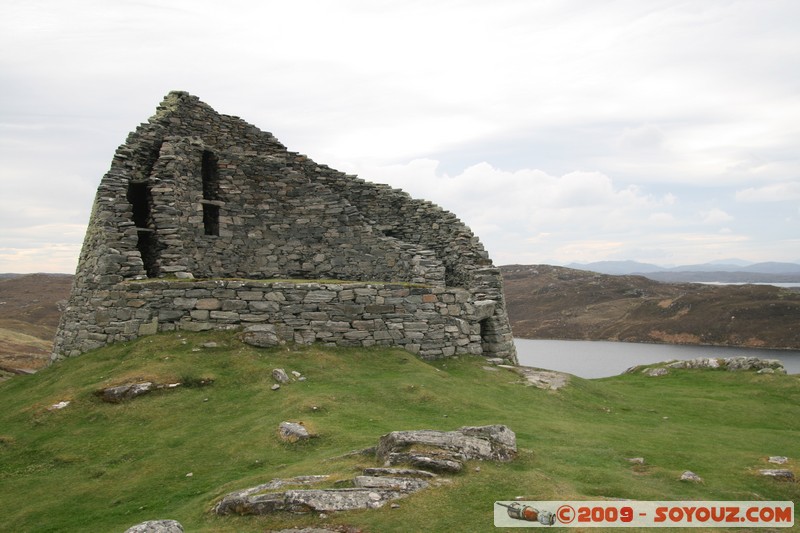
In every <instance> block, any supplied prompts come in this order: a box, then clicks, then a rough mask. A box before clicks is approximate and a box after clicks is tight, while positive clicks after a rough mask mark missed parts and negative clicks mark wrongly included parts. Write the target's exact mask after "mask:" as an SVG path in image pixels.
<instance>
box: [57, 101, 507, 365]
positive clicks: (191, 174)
mask: <svg viewBox="0 0 800 533" xmlns="http://www.w3.org/2000/svg"><path fill="white" fill-rule="evenodd" d="M174 278H182V279H183V280H184V281H180V282H178V281H174ZM279 278H283V279H285V278H293V279H301V280H320V279H334V280H343V281H342V282H340V283H334V284H324V285H320V287H323V286H324V287H325V288H316V289H314V288H310V287H311V286H310V285H309V284H307V283H300V284H297V283H288V284H287V283H282V282H276V281H274V280H275V279H279ZM237 279H248V280H252V281H246V282H244V281H236V280H237ZM170 280H173V281H170ZM204 280H215V281H204ZM268 280H272V281H268ZM367 281H368V282H369V283H366V284H365V283H364V282H367ZM345 282H359V283H360V284H358V283H357V284H356V285H355V286H352V287H351V286H350V284H349V283H345ZM402 284H416V285H418V287H416V288H409V287H408V286H404V285H402ZM373 292H374V294H373ZM400 293H407V294H403V295H402V296H399V294H400ZM328 296H330V300H328V301H325V299H326V298H327V297H328ZM315 298H319V299H320V300H319V301H315V300H314V299H315ZM387 298H388V299H389V303H385V300H386V299H387ZM423 300H424V301H423ZM212 302H218V305H219V307H216V308H213V305H216V304H213V303H212ZM198 306H199V307H198ZM337 309H348V312H347V313H344V314H341V313H339V311H337ZM328 323H339V324H338V325H336V326H331V325H326V324H328ZM253 324H261V325H271V326H274V328H275V331H276V335H277V336H278V338H279V339H280V340H281V341H295V342H326V343H330V344H337V345H370V344H395V345H400V346H404V347H405V348H407V349H409V350H411V351H414V352H416V353H419V354H420V355H422V356H423V357H446V356H449V355H453V354H456V353H480V354H485V355H488V356H492V357H502V358H506V359H508V360H509V361H510V362H515V361H516V355H515V352H514V346H513V342H512V336H511V329H510V326H509V323H508V317H507V315H506V311H505V302H504V296H503V288H502V278H501V276H500V273H499V270H498V269H496V268H495V267H494V266H493V265H492V263H491V260H490V259H489V256H488V254H487V253H486V251H485V250H484V249H483V246H482V245H481V243H480V241H479V240H478V238H477V237H475V236H474V235H473V234H472V232H471V231H470V230H469V228H468V227H466V225H464V224H463V223H462V222H461V221H460V220H458V219H457V218H456V217H455V215H453V214H452V213H449V212H447V211H444V210H443V209H441V208H439V207H438V206H436V205H434V204H432V203H430V202H425V201H421V200H415V199H412V198H411V197H410V196H409V195H408V194H406V193H404V192H403V191H400V190H397V189H392V188H391V187H388V186H385V185H376V184H372V183H369V182H366V181H363V180H360V179H358V178H356V177H354V176H349V175H346V174H343V173H341V172H338V171H336V170H333V169H331V168H329V167H326V166H324V165H319V164H317V163H315V162H313V161H311V160H310V159H308V158H307V157H305V156H303V155H300V154H297V153H294V152H289V151H288V150H287V149H286V148H285V147H284V146H283V145H281V144H280V143H279V142H278V141H277V140H276V139H275V137H273V136H272V135H271V134H270V133H266V132H262V131H260V130H258V129H257V128H255V127H254V126H252V125H250V124H248V123H246V122H244V121H243V120H241V119H239V118H237V117H231V116H226V115H220V114H218V113H216V112H215V111H214V110H213V109H211V108H210V107H209V106H208V105H206V104H204V103H202V102H200V101H199V100H198V99H197V98H196V97H194V96H191V95H189V94H187V93H184V92H173V93H170V94H169V95H168V96H167V97H166V98H165V100H164V102H162V104H161V105H160V106H159V107H158V109H157V112H156V114H155V115H154V116H153V117H152V118H151V119H150V120H149V121H148V122H147V123H144V124H142V125H140V126H139V128H137V130H136V131H134V132H133V133H131V134H130V135H129V137H128V139H127V141H126V143H125V144H124V145H122V146H121V147H120V148H119V149H118V150H117V152H116V154H115V156H114V159H113V161H112V165H111V169H110V170H109V172H108V173H107V174H106V175H105V176H104V177H103V179H102V180H101V183H100V186H99V187H98V191H97V196H96V198H95V202H94V206H93V210H92V215H91V218H90V221H89V226H88V229H87V233H86V237H85V240H84V245H83V249H82V251H81V256H80V260H79V265H78V269H77V272H76V277H75V282H74V286H73V290H72V294H71V297H70V300H69V303H68V306H67V310H66V311H65V313H64V315H63V317H62V322H61V326H60V327H59V330H58V333H57V336H56V342H55V349H54V354H53V359H54V360H55V359H60V358H63V357H67V356H73V355H78V354H80V353H83V352H85V351H87V350H89V349H92V348H95V347H98V346H102V345H104V344H107V343H111V342H117V341H120V340H130V339H132V338H135V337H137V336H139V335H143V334H148V333H154V332H156V331H168V330H174V329H186V330H190V329H195V330H196V329H211V328H245V327H247V326H248V325H253ZM415 328H416V329H415ZM262 329H263V328H262Z"/></svg>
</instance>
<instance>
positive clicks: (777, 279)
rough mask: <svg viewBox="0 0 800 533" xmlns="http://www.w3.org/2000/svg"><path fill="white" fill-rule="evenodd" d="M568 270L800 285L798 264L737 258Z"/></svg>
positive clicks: (609, 263) (595, 265)
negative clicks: (672, 265) (684, 263)
mask: <svg viewBox="0 0 800 533" xmlns="http://www.w3.org/2000/svg"><path fill="white" fill-rule="evenodd" d="M567 268H574V269H577V270H588V271H590V272H598V273H600V274H610V275H615V276H617V275H641V276H645V277H648V278H650V279H654V280H656V281H666V282H678V283H684V282H719V283H800V264H797V263H779V262H764V263H752V264H751V263H746V262H743V261H741V260H738V259H729V260H723V261H714V262H711V263H702V264H696V265H681V266H676V267H662V266H658V265H653V264H650V263H640V262H638V261H597V262H594V263H570V264H569V265H567Z"/></svg>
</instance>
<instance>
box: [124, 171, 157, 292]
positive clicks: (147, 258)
mask: <svg viewBox="0 0 800 533" xmlns="http://www.w3.org/2000/svg"><path fill="white" fill-rule="evenodd" d="M128 202H130V204H131V208H132V210H133V223H134V224H135V225H136V234H137V240H136V249H137V250H139V253H140V254H141V256H142V262H143V263H144V269H145V272H147V277H149V278H154V277H156V276H158V241H157V239H156V235H155V230H154V229H153V221H152V218H151V216H150V206H151V205H152V203H153V198H152V195H151V194H150V187H148V186H147V183H146V182H136V181H131V182H129V183H128Z"/></svg>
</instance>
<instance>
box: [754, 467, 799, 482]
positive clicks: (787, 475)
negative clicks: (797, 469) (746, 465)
mask: <svg viewBox="0 0 800 533" xmlns="http://www.w3.org/2000/svg"><path fill="white" fill-rule="evenodd" d="M758 472H759V473H760V474H761V475H762V476H768V477H773V478H775V479H778V480H781V481H794V472H792V471H791V470H786V469H775V468H764V469H761V470H759V471H758Z"/></svg>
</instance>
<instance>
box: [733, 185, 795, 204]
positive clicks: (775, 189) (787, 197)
mask: <svg viewBox="0 0 800 533" xmlns="http://www.w3.org/2000/svg"><path fill="white" fill-rule="evenodd" d="M736 200H737V201H739V202H792V201H797V200H800V181H787V182H784V183H773V184H770V185H764V186H762V187H749V188H747V189H742V190H740V191H736Z"/></svg>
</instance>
